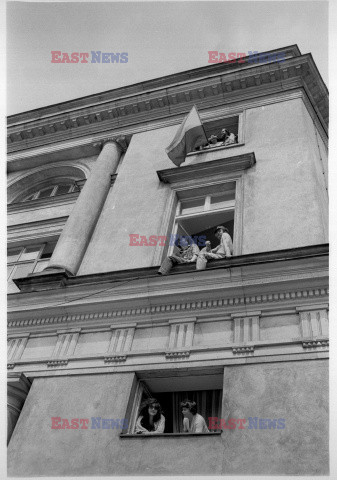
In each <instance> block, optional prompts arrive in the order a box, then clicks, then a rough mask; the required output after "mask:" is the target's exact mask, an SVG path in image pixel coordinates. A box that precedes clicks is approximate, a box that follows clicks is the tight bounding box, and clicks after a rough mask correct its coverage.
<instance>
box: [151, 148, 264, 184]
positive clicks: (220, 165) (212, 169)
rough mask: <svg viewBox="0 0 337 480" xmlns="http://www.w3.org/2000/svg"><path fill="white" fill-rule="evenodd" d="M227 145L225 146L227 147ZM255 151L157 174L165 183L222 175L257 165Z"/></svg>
mask: <svg viewBox="0 0 337 480" xmlns="http://www.w3.org/2000/svg"><path fill="white" fill-rule="evenodd" d="M225 148H226V147H224V149H225ZM255 163H256V159H255V154H254V152H252V153H244V154H242V155H235V156H233V157H227V158H223V159H219V160H213V161H210V162H203V163H198V164H193V165H186V166H182V167H180V168H168V169H166V170H158V171H157V175H158V177H159V180H160V181H162V182H163V183H170V184H175V183H178V182H186V181H187V180H191V179H200V178H205V177H209V176H210V175H213V176H214V175H222V174H226V173H230V172H236V171H241V170H246V169H247V168H250V167H252V166H253V165H255Z"/></svg>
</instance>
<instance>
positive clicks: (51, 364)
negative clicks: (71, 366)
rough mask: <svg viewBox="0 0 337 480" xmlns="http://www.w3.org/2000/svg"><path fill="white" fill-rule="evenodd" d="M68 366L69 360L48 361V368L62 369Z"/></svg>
mask: <svg viewBox="0 0 337 480" xmlns="http://www.w3.org/2000/svg"><path fill="white" fill-rule="evenodd" d="M65 365H68V359H65V360H48V362H47V367H61V366H65Z"/></svg>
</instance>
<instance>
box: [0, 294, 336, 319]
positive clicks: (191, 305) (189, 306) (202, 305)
mask: <svg viewBox="0 0 337 480" xmlns="http://www.w3.org/2000/svg"><path fill="white" fill-rule="evenodd" d="M328 294H329V289H328V288H315V289H305V290H294V291H285V292H277V293H275V292H274V293H270V294H265V295H248V296H247V297H245V296H235V297H230V298H218V299H213V300H208V301H200V302H195V301H194V302H182V303H170V304H168V303H164V304H160V305H153V306H151V307H139V308H128V309H119V310H113V311H112V310H109V311H108V312H102V311H99V312H95V313H80V314H73V315H55V316H50V317H49V316H48V317H46V316H45V317H40V318H30V319H22V320H21V319H18V320H10V321H8V323H7V326H8V328H13V327H15V328H16V327H26V326H39V325H49V326H52V325H58V324H67V323H68V322H79V323H81V324H82V323H83V321H87V320H89V321H92V320H95V319H100V320H102V319H105V318H106V319H110V318H116V317H118V318H119V317H124V316H127V317H134V316H135V317H139V316H148V315H151V314H165V315H167V314H168V313H170V312H174V313H176V312H182V311H183V312H195V311H205V310H207V309H214V308H223V307H228V306H229V307H237V306H241V307H242V306H243V305H249V306H250V308H251V307H252V305H255V304H258V305H260V304H269V303H273V302H280V301H289V300H297V301H298V300H303V299H310V298H312V299H316V298H319V297H325V298H326V297H327V296H328Z"/></svg>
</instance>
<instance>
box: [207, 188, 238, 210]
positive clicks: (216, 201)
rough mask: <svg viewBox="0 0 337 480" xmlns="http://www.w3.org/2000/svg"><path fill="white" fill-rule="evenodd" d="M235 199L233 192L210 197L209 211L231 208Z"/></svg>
mask: <svg viewBox="0 0 337 480" xmlns="http://www.w3.org/2000/svg"><path fill="white" fill-rule="evenodd" d="M234 199H235V191H234V190H233V191H229V192H226V193H222V194H221V195H215V196H211V209H215V208H224V207H229V206H232V204H233V201H234Z"/></svg>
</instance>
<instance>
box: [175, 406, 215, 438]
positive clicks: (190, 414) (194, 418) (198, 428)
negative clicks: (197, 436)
mask: <svg viewBox="0 0 337 480" xmlns="http://www.w3.org/2000/svg"><path fill="white" fill-rule="evenodd" d="M180 406H181V411H182V414H183V416H184V420H183V430H184V432H185V433H209V430H208V428H207V425H206V422H205V419H204V417H202V416H201V415H199V413H197V404H196V403H195V402H192V401H191V400H184V401H183V402H181V404H180Z"/></svg>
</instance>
